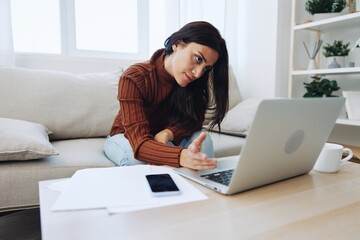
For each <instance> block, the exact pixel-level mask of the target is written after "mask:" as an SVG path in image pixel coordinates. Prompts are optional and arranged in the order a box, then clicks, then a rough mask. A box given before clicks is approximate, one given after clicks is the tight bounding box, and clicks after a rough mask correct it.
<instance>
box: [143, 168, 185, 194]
mask: <svg viewBox="0 0 360 240" xmlns="http://www.w3.org/2000/svg"><path fill="white" fill-rule="evenodd" d="M146 179H147V181H148V183H149V186H150V190H151V193H152V194H153V195H154V196H168V195H178V194H180V190H179V188H178V187H177V186H176V184H175V182H174V180H173V179H172V178H171V176H170V174H167V173H162V174H148V175H146Z"/></svg>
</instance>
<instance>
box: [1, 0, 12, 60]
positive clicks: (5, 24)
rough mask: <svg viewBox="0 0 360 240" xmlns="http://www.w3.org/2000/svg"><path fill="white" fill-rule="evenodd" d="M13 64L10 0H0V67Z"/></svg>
mask: <svg viewBox="0 0 360 240" xmlns="http://www.w3.org/2000/svg"><path fill="white" fill-rule="evenodd" d="M13 66H15V55H14V48H13V39H12V30H11V12H10V0H1V1H0V67H13Z"/></svg>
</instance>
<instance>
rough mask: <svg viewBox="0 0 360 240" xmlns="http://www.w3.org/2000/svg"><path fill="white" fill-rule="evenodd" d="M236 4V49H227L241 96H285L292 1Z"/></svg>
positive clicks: (250, 1)
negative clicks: (233, 55)
mask: <svg viewBox="0 0 360 240" xmlns="http://www.w3.org/2000/svg"><path fill="white" fill-rule="evenodd" d="M237 7H238V19H237V22H238V28H237V30H238V32H237V48H234V49H230V51H232V50H234V51H235V52H236V56H237V59H236V61H235V66H234V71H235V75H236V77H237V80H238V83H239V87H240V91H241V94H242V97H243V98H249V97H262V98H271V97H275V96H282V97H285V96H287V86H288V72H289V43H290V19H291V18H290V17H291V16H290V14H291V1H288V0H267V1H252V0H246V1H242V2H241V4H238V6H237ZM230 54H231V53H230ZM231 60H232V61H233V58H231Z"/></svg>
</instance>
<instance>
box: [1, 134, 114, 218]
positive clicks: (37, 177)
mask: <svg viewBox="0 0 360 240" xmlns="http://www.w3.org/2000/svg"><path fill="white" fill-rule="evenodd" d="M51 143H52V144H53V145H54V147H55V148H56V149H57V150H58V151H59V155H56V156H48V157H45V158H42V159H38V160H32V161H21V162H13V161H9V162H0V192H1V194H0V212H1V211H4V210H15V209H20V208H26V207H34V206H38V205H39V188H38V182H39V181H43V180H50V179H58V178H68V177H71V176H72V175H73V174H74V173H75V172H76V171H77V170H79V169H84V168H98V167H113V166H115V164H114V163H112V162H111V161H110V160H109V159H107V157H106V156H105V154H104V152H103V146H104V143H105V138H88V139H85V138H83V139H72V140H60V141H53V142H51Z"/></svg>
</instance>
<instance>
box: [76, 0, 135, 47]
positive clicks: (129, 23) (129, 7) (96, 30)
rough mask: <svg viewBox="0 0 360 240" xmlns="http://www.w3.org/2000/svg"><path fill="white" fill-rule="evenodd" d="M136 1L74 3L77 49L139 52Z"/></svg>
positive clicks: (86, 0)
mask: <svg viewBox="0 0 360 240" xmlns="http://www.w3.org/2000/svg"><path fill="white" fill-rule="evenodd" d="M137 26H138V18H137V1H128V0H100V1H88V0H75V36H76V48H77V49H81V50H92V51H104V52H118V53H121V52H124V53H137V52H138V51H139V46H138V45H139V43H138V28H137Z"/></svg>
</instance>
